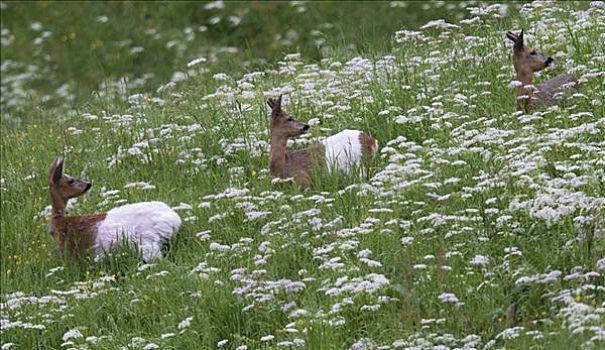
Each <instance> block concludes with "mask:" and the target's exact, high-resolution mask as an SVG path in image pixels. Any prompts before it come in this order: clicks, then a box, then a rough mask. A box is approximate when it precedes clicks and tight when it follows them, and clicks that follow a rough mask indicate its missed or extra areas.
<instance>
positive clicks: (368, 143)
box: [359, 132, 378, 158]
mask: <svg viewBox="0 0 605 350" xmlns="http://www.w3.org/2000/svg"><path fill="white" fill-rule="evenodd" d="M359 143H361V153H362V154H363V155H364V157H366V158H372V157H373V156H374V155H375V154H376V152H377V151H378V141H376V139H375V138H373V137H372V136H370V135H368V134H366V133H365V132H362V133H361V134H360V135H359Z"/></svg>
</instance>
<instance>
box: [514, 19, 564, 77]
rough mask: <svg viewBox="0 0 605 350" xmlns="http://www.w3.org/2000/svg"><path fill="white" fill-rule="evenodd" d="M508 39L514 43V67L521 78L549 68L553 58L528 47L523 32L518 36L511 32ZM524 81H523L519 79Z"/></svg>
mask: <svg viewBox="0 0 605 350" xmlns="http://www.w3.org/2000/svg"><path fill="white" fill-rule="evenodd" d="M506 37H507V38H508V39H509V40H511V41H512V42H514V43H515V44H514V45H513V65H514V66H515V71H516V72H517V75H519V76H521V77H522V76H526V75H527V76H531V75H532V74H533V72H537V71H540V70H542V69H544V68H546V67H548V66H549V65H550V64H551V63H552V62H553V58H552V57H550V56H546V55H544V54H543V53H540V52H536V50H534V49H532V48H530V47H528V46H526V45H525V44H524V42H523V30H521V34H519V35H517V34H515V33H513V32H511V31H509V32H507V33H506ZM519 80H521V81H523V79H519Z"/></svg>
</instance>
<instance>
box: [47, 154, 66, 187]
mask: <svg viewBox="0 0 605 350" xmlns="http://www.w3.org/2000/svg"><path fill="white" fill-rule="evenodd" d="M63 161H64V159H63V157H57V158H55V161H54V162H53V164H52V165H51V166H50V170H49V175H50V178H51V180H52V182H58V181H59V180H61V176H63Z"/></svg>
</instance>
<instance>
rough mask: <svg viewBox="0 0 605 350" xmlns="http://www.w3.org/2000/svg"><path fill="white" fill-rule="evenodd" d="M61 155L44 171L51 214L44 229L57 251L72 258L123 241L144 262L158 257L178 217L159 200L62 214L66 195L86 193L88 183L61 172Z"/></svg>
mask: <svg viewBox="0 0 605 350" xmlns="http://www.w3.org/2000/svg"><path fill="white" fill-rule="evenodd" d="M63 163H64V160H63V157H57V158H56V159H55V161H54V162H53V163H52V165H51V166H50V169H49V170H48V185H49V188H50V198H51V201H52V217H51V219H50V223H49V225H48V229H49V231H50V233H51V235H52V236H53V239H54V240H55V243H56V244H57V250H58V251H59V254H60V255H61V256H63V252H64V251H66V252H67V253H69V254H74V255H75V256H76V257H83V256H85V255H86V254H92V256H94V257H97V256H99V254H101V253H104V252H108V251H109V250H110V249H111V248H112V247H115V246H117V245H118V244H120V243H122V242H124V241H126V242H128V243H130V244H134V245H135V246H136V247H137V248H138V249H139V250H140V253H141V255H142V258H143V260H144V261H146V262H147V261H149V260H151V259H153V258H155V257H157V256H161V249H162V246H163V245H164V244H166V243H167V242H168V240H169V239H170V237H171V236H172V235H173V234H174V233H175V232H176V231H177V230H178V229H179V227H180V226H181V218H180V217H179V215H178V214H177V213H176V212H174V210H172V209H171V208H170V207H169V206H167V205H166V204H165V203H162V202H142V203H135V204H127V205H124V206H121V207H118V208H115V209H112V210H110V211H109V212H107V213H98V214H93V215H84V216H65V207H66V205H67V201H68V200H69V199H70V198H75V197H78V196H80V195H82V194H84V193H86V192H87V191H88V190H89V189H90V187H91V186H92V184H91V183H89V182H84V181H81V180H78V179H75V178H73V177H71V176H69V175H67V174H64V173H63Z"/></svg>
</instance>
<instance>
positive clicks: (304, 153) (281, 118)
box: [267, 96, 323, 188]
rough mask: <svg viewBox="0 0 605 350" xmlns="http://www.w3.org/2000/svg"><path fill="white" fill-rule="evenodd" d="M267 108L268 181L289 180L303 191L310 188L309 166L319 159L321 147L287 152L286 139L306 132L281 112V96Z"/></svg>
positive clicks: (269, 101)
mask: <svg viewBox="0 0 605 350" xmlns="http://www.w3.org/2000/svg"><path fill="white" fill-rule="evenodd" d="M267 104H268V105H269V107H271V129H270V131H271V150H270V152H269V173H270V174H271V176H272V177H278V178H282V179H284V178H288V177H293V178H294V182H296V183H297V184H298V185H299V186H301V187H303V188H308V187H311V185H312V184H313V181H312V176H311V173H312V170H313V164H314V163H315V164H320V165H321V164H322V162H318V160H319V159H321V158H320V157H323V155H322V154H323V153H322V152H323V147H320V146H313V147H310V148H307V149H301V150H297V151H292V152H287V151H286V144H287V143H288V138H290V137H295V136H298V135H300V134H303V133H304V132H305V131H306V130H308V129H309V126H308V125H305V124H303V123H301V122H299V121H298V120H295V119H293V118H291V117H290V116H289V115H288V113H286V112H285V111H283V110H282V108H281V96H279V98H277V99H274V98H271V99H269V100H268V101H267Z"/></svg>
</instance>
